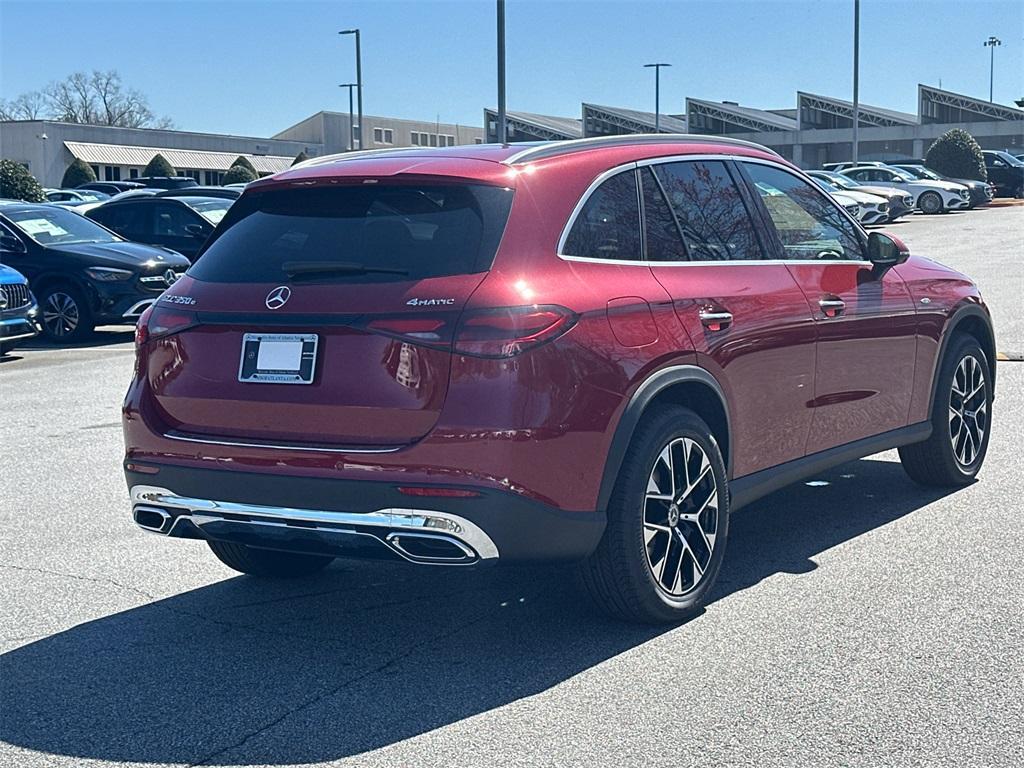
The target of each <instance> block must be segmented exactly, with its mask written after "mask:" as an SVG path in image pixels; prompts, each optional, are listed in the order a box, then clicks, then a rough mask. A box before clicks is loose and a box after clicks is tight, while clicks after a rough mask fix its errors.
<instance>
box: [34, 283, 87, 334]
mask: <svg viewBox="0 0 1024 768" xmlns="http://www.w3.org/2000/svg"><path fill="white" fill-rule="evenodd" d="M80 319H81V316H80V314H79V310H78V304H77V303H76V302H75V300H74V299H73V298H72V297H71V296H70V295H68V294H66V293H64V292H62V291H54V292H53V293H51V294H50V295H49V296H47V297H46V302H45V303H44V304H43V324H44V325H45V326H46V330H47V332H48V333H49V334H50V335H51V336H53V337H55V338H63V337H65V336H70V335H71V334H72V333H74V332H75V329H76V328H78V322H79V320H80Z"/></svg>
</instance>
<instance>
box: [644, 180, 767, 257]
mask: <svg viewBox="0 0 1024 768" xmlns="http://www.w3.org/2000/svg"><path fill="white" fill-rule="evenodd" d="M652 167H653V169H654V174H655V176H657V178H658V181H659V182H660V183H661V187H662V189H664V190H665V193H666V194H667V195H668V200H669V203H670V204H671V205H672V210H673V212H674V213H675V216H676V219H677V221H678V222H679V228H680V230H681V231H682V234H683V240H684V241H685V243H686V250H687V253H688V255H689V258H690V261H732V260H751V259H763V258H764V255H763V254H762V252H761V246H760V243H759V242H758V239H757V233H756V232H755V231H754V223H753V221H752V220H751V218H750V214H749V213H748V212H747V207H746V205H744V203H743V198H742V196H741V195H740V190H739V188H738V187H737V186H736V183H735V182H734V181H733V179H732V176H730V175H729V171H728V170H727V169H726V167H725V163H723V162H721V161H719V160H688V161H685V162H679V163H663V164H659V165H655V166H652Z"/></svg>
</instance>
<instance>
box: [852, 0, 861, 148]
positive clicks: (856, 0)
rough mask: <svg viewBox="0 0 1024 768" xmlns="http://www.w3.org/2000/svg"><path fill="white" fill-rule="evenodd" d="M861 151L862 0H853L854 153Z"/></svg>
mask: <svg viewBox="0 0 1024 768" xmlns="http://www.w3.org/2000/svg"><path fill="white" fill-rule="evenodd" d="M859 151H860V0H853V154H852V156H851V157H850V159H851V160H853V162H854V163H856V162H857V155H858V152H859Z"/></svg>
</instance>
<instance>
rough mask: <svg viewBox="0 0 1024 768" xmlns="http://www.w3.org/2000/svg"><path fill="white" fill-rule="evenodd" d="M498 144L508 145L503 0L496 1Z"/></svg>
mask: <svg viewBox="0 0 1024 768" xmlns="http://www.w3.org/2000/svg"><path fill="white" fill-rule="evenodd" d="M497 11H498V143H499V144H507V143H508V127H507V125H506V123H507V119H506V115H505V0H498V8H497Z"/></svg>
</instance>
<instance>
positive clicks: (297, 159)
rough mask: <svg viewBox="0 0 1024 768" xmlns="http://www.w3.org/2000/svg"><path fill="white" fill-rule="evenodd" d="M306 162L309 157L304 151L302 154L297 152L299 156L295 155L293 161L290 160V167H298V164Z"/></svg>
mask: <svg viewBox="0 0 1024 768" xmlns="http://www.w3.org/2000/svg"><path fill="white" fill-rule="evenodd" d="M306 160H309V155H307V154H306V152H305V150H303V151H302V152H299V154H297V155H296V156H295V159H294V160H292V165H298V164H299V163H304V162H305V161H306Z"/></svg>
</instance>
